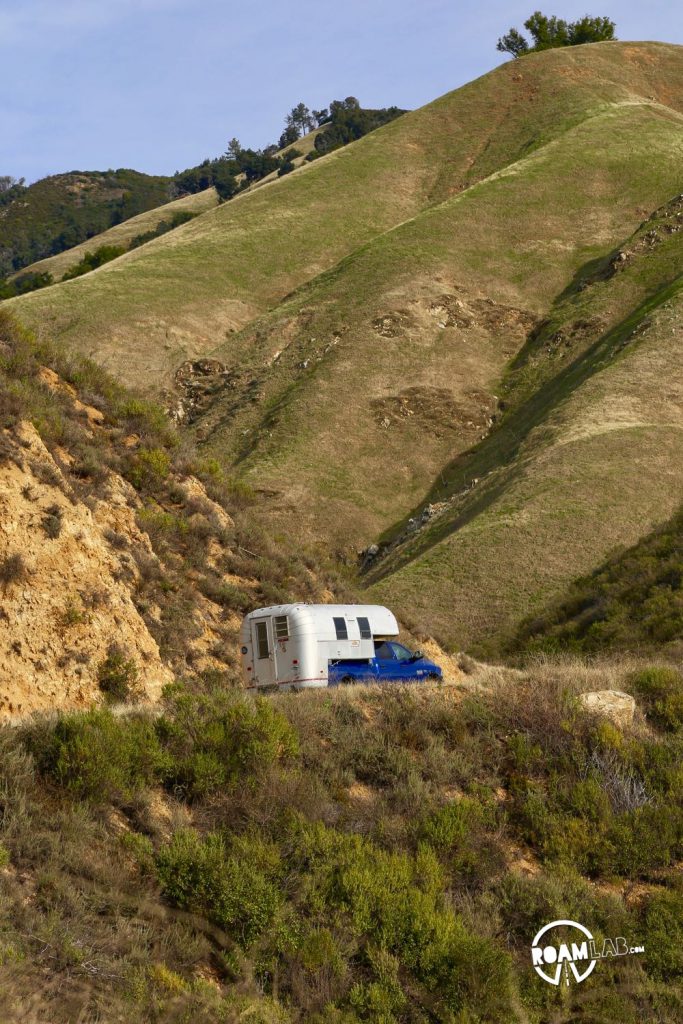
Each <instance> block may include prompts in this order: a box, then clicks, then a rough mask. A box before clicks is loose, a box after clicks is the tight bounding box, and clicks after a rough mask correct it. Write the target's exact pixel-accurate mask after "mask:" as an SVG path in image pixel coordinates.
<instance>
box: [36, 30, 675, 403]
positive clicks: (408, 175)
mask: <svg viewBox="0 0 683 1024" xmlns="http://www.w3.org/2000/svg"><path fill="white" fill-rule="evenodd" d="M680 76H681V70H680V58H679V53H678V50H677V48H676V47H667V46H664V45H661V46H657V45H653V46H651V47H649V48H648V47H645V48H643V49H641V50H639V49H638V47H636V46H630V47H629V46H623V47H622V46H620V44H605V45H604V46H598V47H585V48H581V47H578V48H576V49H575V50H574V51H573V52H572V53H571V54H568V53H567V54H565V53H560V52H559V51H553V52H552V53H548V54H541V55H532V56H531V57H530V58H528V59H527V60H525V61H524V67H523V68H520V67H519V66H518V65H516V64H515V65H514V66H513V65H507V64H506V65H504V66H502V67H500V68H498V69H497V70H496V71H494V72H492V73H491V74H490V75H487V76H484V78H482V79H479V80H478V81H477V82H474V83H472V84H471V85H469V86H466V87H465V88H463V89H459V90H457V91H456V92H454V93H451V94H449V95H447V96H445V97H442V98H441V99H440V100H437V101H436V102H435V103H433V104H430V105H429V106H427V107H425V108H422V109H421V110H420V111H415V112H413V113H409V114H406V115H404V116H403V117H401V118H398V119H397V120H396V121H394V122H392V123H391V124H389V125H387V126H385V127H383V128H381V129H378V130H377V131H376V132H373V133H372V134H370V135H368V136H366V137H365V138H364V139H361V140H360V141H359V142H357V143H354V144H353V145H351V146H348V147H346V148H345V149H343V150H341V151H337V152H335V153H333V154H330V155H329V156H327V157H325V158H323V159H322V160H317V161H315V163H314V164H311V165H310V166H306V167H304V168H300V169H299V170H297V171H295V172H294V173H293V174H290V175H287V176H286V178H282V179H279V180H278V181H277V182H274V183H272V184H269V185H268V186H264V187H262V188H259V189H258V190H256V191H255V192H253V193H251V194H248V195H242V196H239V197H238V198H237V199H236V200H235V201H233V202H231V203H229V204H225V205H224V206H223V207H221V208H220V209H218V210H216V211H215V212H214V213H212V214H211V215H210V216H207V217H205V218H203V219H202V222H201V223H200V224H193V225H189V226H187V227H185V228H183V229H182V231H180V232H176V233H174V236H173V238H172V239H166V241H163V240H159V241H158V242H155V243H153V244H152V245H151V246H148V247H147V248H146V250H145V252H144V254H143V253H134V254H131V255H130V256H127V257H126V258H125V260H123V261H119V262H118V263H117V265H116V267H109V268H106V269H104V270H101V271H98V272H97V274H95V275H88V278H87V280H86V279H83V280H82V281H79V282H77V283H75V284H69V285H68V286H65V287H64V288H63V289H62V288H59V289H56V290H55V289H52V290H51V291H50V293H49V295H48V294H47V293H46V294H44V295H38V294H36V295H34V296H33V297H32V298H28V297H27V298H26V299H22V300H21V302H20V304H19V308H20V310H21V314H22V316H24V317H25V318H27V320H29V322H30V323H33V324H35V323H37V322H46V323H49V324H50V329H51V330H52V331H53V332H54V333H55V334H56V335H57V336H58V337H60V338H64V339H65V340H67V341H69V343H70V344H74V345H76V346H80V347H82V348H83V349H85V350H87V351H88V352H92V353H93V354H94V355H95V356H96V358H98V359H100V360H101V361H103V362H105V363H106V364H107V365H108V366H111V367H112V368H113V369H114V370H116V371H117V372H120V373H122V374H126V373H127V374H128V378H127V379H128V380H130V381H133V380H134V381H136V382H137V383H145V382H147V383H148V385H149V386H150V387H152V386H158V383H159V381H160V380H165V381H168V380H169V378H170V375H171V373H172V371H173V369H174V368H175V367H176V366H177V365H178V363H179V362H181V361H182V358H183V357H186V356H193V355H198V354H201V353H206V352H207V351H209V350H210V349H213V348H215V347H216V346H217V345H218V344H219V343H221V342H222V341H223V340H224V339H225V338H226V335H227V334H229V332H232V331H234V330H235V329H236V328H240V327H243V326H244V325H245V324H246V323H247V322H248V321H250V320H252V319H253V318H254V317H255V316H256V315H258V314H260V313H262V312H264V311H265V310H266V309H268V308H270V307H273V306H274V305H276V304H277V303H278V302H280V301H281V300H282V299H283V298H284V297H285V296H286V295H287V293H289V292H291V291H292V289H294V288H296V287H298V286H300V285H301V284H303V283H304V282H305V281H307V280H310V279H311V278H313V277H315V276H316V275H317V274H319V273H320V272H321V271H323V270H326V269H329V268H330V267H332V266H334V264H335V263H336V262H337V261H339V260H340V259H341V258H342V257H344V256H346V255H347V254H349V253H351V252H353V250H355V249H356V248H357V247H358V246H360V245H363V244H365V243H367V242H369V241H371V240H372V239H373V238H374V237H376V236H377V235H378V234H381V233H382V232H385V231H387V230H388V229H390V228H392V227H395V226H396V225H397V224H399V223H400V222H402V221H404V220H406V219H408V218H411V217H414V216H415V215H416V214H418V213H419V212H421V211H422V210H424V209H426V208H427V207H429V206H433V205H435V204H438V203H440V202H442V201H444V200H445V199H446V198H447V197H448V196H453V195H456V194H460V193H461V192H463V190H466V189H467V188H468V187H469V186H470V185H472V184H473V183H475V182H477V181H480V180H482V179H483V178H485V177H486V176H487V175H490V174H491V173H493V172H496V171H498V170H500V169H502V168H504V167H506V166H508V165H511V164H513V163H514V162H515V161H518V160H519V159H520V158H522V157H524V156H526V155H528V154H529V153H530V152H532V151H533V150H535V149H539V148H541V147H544V146H546V145H547V144H548V143H550V142H551V140H552V139H554V138H559V137H561V136H562V135H563V134H564V131H565V129H567V128H571V127H572V126H573V125H576V124H578V123H580V122H582V121H583V120H584V119H586V118H589V119H590V118H591V117H592V116H593V115H596V114H597V115H601V114H608V113H609V111H611V110H612V109H613V108H612V104H615V103H616V104H623V103H628V104H630V103H632V101H633V99H634V97H641V98H642V101H643V102H644V103H645V104H646V110H647V111H648V112H650V113H651V116H652V119H653V121H654V120H655V119H657V118H659V120H661V121H662V122H667V119H670V118H673V117H674V114H673V113H672V110H671V107H667V106H666V104H667V103H673V104H675V103H676V102H678V100H676V99H675V98H674V99H673V100H672V99H671V96H674V97H676V96H678V95H680V91H679V89H678V81H679V79H680ZM649 97H654V99H649ZM662 104H664V106H662ZM618 109H619V110H621V108H618ZM625 109H630V107H629V108H625ZM638 109H640V108H634V110H635V111H636V112H637V110H638ZM672 192H673V188H669V187H668V186H667V194H671V193H672ZM664 198H665V195H662V196H661V200H662V201H663V199H664ZM654 205H656V203H655V202H651V203H649V205H648V209H651V208H652V207H653V206H654ZM631 216H632V217H633V220H632V221H631V224H632V226H635V223H636V222H637V221H636V216H637V215H636V214H635V212H634V211H632V212H631ZM596 227H597V225H596ZM621 233H622V234H623V233H624V227H623V225H622V230H621ZM617 237H619V236H617V235H615V236H614V240H616V238H617ZM575 266H576V264H574V267H575ZM199 267H201V273H200V272H199V271H198V268H199ZM415 269H416V270H417V269H418V268H417V266H416V267H415ZM230 340H231V347H230V358H231V362H232V363H234V364H236V363H239V362H240V361H241V360H242V359H243V358H244V349H243V347H242V344H241V339H240V338H239V337H238V338H235V339H233V338H232V337H231V338H230ZM141 351H143V352H144V356H145V358H140V357H138V356H137V353H138V352H141Z"/></svg>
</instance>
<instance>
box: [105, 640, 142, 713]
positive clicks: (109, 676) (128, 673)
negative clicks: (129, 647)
mask: <svg viewBox="0 0 683 1024" xmlns="http://www.w3.org/2000/svg"><path fill="white" fill-rule="evenodd" d="M97 682H98V684H99V687H100V690H101V691H102V693H104V694H106V696H107V698H108V699H109V700H111V701H126V700H130V699H131V698H132V697H134V696H135V695H136V692H137V686H138V667H137V665H136V664H135V661H134V660H133V659H132V658H128V657H127V655H126V652H125V651H124V650H123V649H122V648H121V647H119V646H118V645H117V644H112V645H111V646H110V648H109V650H108V652H107V657H106V658H105V659H104V660H103V661H101V662H100V664H99V666H98V669H97Z"/></svg>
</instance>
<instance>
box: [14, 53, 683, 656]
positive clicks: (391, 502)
mask: <svg viewBox="0 0 683 1024" xmlns="http://www.w3.org/2000/svg"><path fill="white" fill-rule="evenodd" d="M682 86H683V53H682V51H681V48H680V47H676V46H669V45H666V44H659V43H642V44H641V43H639V44H635V43H616V42H614V43H604V44H597V45H591V46H583V47H574V48H570V49H565V50H552V51H547V52H544V53H539V54H531V55H529V56H527V57H525V58H523V59H522V60H520V61H515V62H513V63H510V64H505V65H503V66H501V67H499V68H497V69H496V70H495V71H493V72H491V73H490V74H488V75H485V76H484V77H483V78H481V79H478V80H477V81H476V82H473V83H470V84H469V85H467V86H465V87H464V88H462V89H458V90H456V91H455V92H453V93H450V94H447V95H446V96H444V97H442V98H441V99H439V100H437V101H435V102H434V103H432V104H429V105H428V106H427V107H424V108H422V109H421V110H418V111H414V112H412V113H409V114H406V115H404V116H403V117H401V118H399V119H397V120H396V121H394V122H392V123H391V124H389V125H386V126H385V127H383V128H381V129H378V130H377V131H375V132H373V133H372V134H370V135H368V136H366V137H365V138H363V139H361V140H360V141H358V142H356V143H354V144H352V145H350V146H348V147H346V148H345V149H343V150H339V151H337V152H334V153H332V154H330V155H328V156H326V157H323V158H321V159H319V160H317V161H315V162H314V163H312V164H308V165H305V166H304V167H302V168H300V169H298V170H296V171H295V172H293V173H292V174H289V175H287V176H286V178H282V179H279V180H277V181H275V182H272V183H269V184H265V185H263V186H262V187H260V188H259V189H258V190H255V191H254V192H251V193H243V194H241V195H240V196H238V197H237V198H236V199H234V200H233V201H231V202H230V203H228V204H224V205H223V206H221V207H219V208H217V209H214V210H209V211H207V212H205V213H203V214H202V215H201V216H199V217H197V218H195V219H194V220H193V221H192V222H191V223H189V224H186V225H184V226H182V227H180V228H178V229H177V230H175V231H174V232H172V234H171V235H168V236H165V237H162V238H159V239H156V240H154V241H152V242H149V243H148V244H147V245H145V246H144V247H143V248H141V249H139V250H137V251H135V252H131V253H128V254H126V255H124V256H122V257H121V258H119V259H118V260H116V261H115V262H114V263H112V264H109V265H107V266H104V267H102V268H100V269H98V270H96V271H94V272H93V273H91V274H89V275H87V276H86V277H83V278H80V279H78V280H75V281H71V282H68V283H64V284H60V285H58V286H54V287H51V288H49V289H46V290H44V291H41V292H36V293H33V294H31V295H28V296H24V297H22V298H20V299H17V300H13V301H12V302H11V303H10V305H11V306H12V307H13V308H14V309H15V311H16V312H17V313H18V314H19V315H20V316H21V318H22V319H23V320H25V321H26V322H28V324H29V325H31V326H38V325H40V328H41V330H43V331H47V332H48V333H50V334H51V335H52V336H53V337H54V338H55V339H56V340H58V341H60V342H62V343H64V344H66V345H68V346H69V347H72V348H74V349H77V350H79V351H81V352H84V353H86V354H88V355H90V356H92V357H93V358H94V359H96V360H97V361H99V362H100V363H102V364H103V365H105V366H106V367H107V368H108V369H110V370H111V371H112V372H113V373H114V374H115V375H117V376H119V377H120V378H121V379H122V380H123V381H124V382H126V383H129V384H133V385H136V386H138V387H141V388H142V389H143V390H144V391H146V392H147V393H148V394H154V395H159V394H161V395H163V396H164V398H165V400H166V402H167V404H168V405H169V407H171V408H173V409H174V411H175V413H176V415H177V416H178V418H179V420H180V421H182V422H185V423H186V425H187V426H186V429H188V430H189V431H190V432H191V433H192V434H193V435H194V436H195V438H196V439H197V440H198V442H199V444H200V445H201V446H202V448H203V450H204V451H205V452H206V454H207V455H211V456H212V457H215V458H217V459H218V460H219V461H220V462H222V463H223V464H224V465H228V466H231V467H232V469H233V471H236V472H239V473H240V474H242V475H243V476H244V478H245V479H246V480H247V481H248V482H249V483H250V484H251V485H252V486H255V487H256V488H258V489H260V492H261V493H262V495H263V502H262V507H261V509H260V512H259V514H260V515H261V516H262V517H263V519H264V521H265V522H266V523H267V524H268V525H269V528H270V529H271V530H272V531H273V535H274V536H276V537H277V538H279V539H280V540H281V542H282V543H283V544H284V545H285V546H287V545H291V546H292V547H296V545H298V544H299V543H300V541H301V539H302V538H304V537H305V538H307V539H308V540H310V539H311V538H313V540H314V541H317V542H318V544H319V546H320V549H321V550H323V549H325V550H330V549H332V550H333V551H335V552H336V553H337V554H338V556H339V557H340V559H341V560H342V561H344V562H346V563H347V565H352V563H353V562H354V561H355V553H356V550H357V549H359V548H365V547H367V546H368V545H371V544H372V543H374V542H377V543H378V544H379V547H380V553H379V556H378V557H377V558H375V560H374V561H373V562H372V563H371V564H370V565H369V566H367V568H368V572H367V575H366V577H365V582H366V583H367V584H368V585H370V587H371V590H372V594H373V596H375V597H379V598H382V600H386V601H388V602H390V603H393V604H395V605H396V606H397V607H398V608H399V610H400V611H401V612H402V613H403V614H404V615H405V616H406V618H407V620H408V621H412V622H414V623H415V624H416V626H418V627H419V628H421V629H422V628H425V627H426V628H427V631H429V632H431V631H433V630H436V631H437V632H438V634H439V636H440V637H441V638H442V639H443V640H445V641H446V642H448V643H449V644H452V645H453V644H466V645H469V646H472V645H475V646H476V645H478V647H479V649H481V650H493V649H496V647H497V646H498V645H499V643H500V642H501V641H502V639H503V638H504V637H505V636H506V635H508V633H509V632H510V631H513V630H514V628H515V626H516V624H517V623H518V621H519V619H520V618H521V617H523V616H525V615H527V614H530V613H532V612H534V611H536V610H538V609H539V608H541V607H542V606H543V604H544V602H545V601H547V600H550V599H552V598H553V597H555V596H557V595H559V594H560V593H561V592H562V590H563V588H564V587H565V586H566V585H567V583H568V582H569V580H571V579H572V578H574V577H575V576H576V575H579V574H581V573H585V572H587V571H590V570H591V569H592V568H595V567H596V566H597V565H599V564H600V563H601V562H602V561H603V560H604V558H605V557H606V556H607V554H608V553H609V551H610V550H611V548H613V547H614V546H616V545H620V544H630V543H634V542H635V541H636V540H637V539H638V537H639V536H641V535H642V534H643V533H646V532H647V531H648V530H649V529H651V528H653V527H654V526H656V525H657V524H658V523H660V522H662V521H664V520H665V519H666V518H668V517H669V516H670V515H672V514H673V512H674V511H675V508H676V507H677V503H680V500H681V497H682V488H683V481H682V480H681V469H680V467H678V466H677V463H676V460H675V458H674V455H675V451H676V446H677V444H678V442H679V437H680V433H679V431H680V423H679V413H680V409H679V405H678V401H679V386H680V371H679V367H678V358H679V357H678V351H679V349H678V348H677V345H678V342H677V330H678V327H677V324H678V320H677V316H678V314H677V312H676V310H677V305H676V304H677V301H678V300H677V284H676V280H675V279H676V265H677V260H678V259H679V258H680V249H679V247H680V241H679V239H680V236H679V235H677V234H676V233H675V232H672V233H671V234H668V233H667V231H666V230H665V227H664V226H662V232H663V233H664V234H665V235H666V238H665V241H664V242H663V244H662V245H656V246H653V247H652V251H650V248H649V247H648V245H647V242H645V243H643V244H644V246H645V248H644V249H643V250H642V252H641V250H640V249H639V250H638V251H637V253H636V255H635V257H634V258H633V259H632V260H629V259H627V260H626V261H625V266H624V268H623V270H619V271H618V272H615V273H614V274H610V272H609V264H610V261H611V260H613V259H615V257H616V253H617V252H619V251H621V250H622V249H623V247H624V246H628V245H630V244H633V245H636V244H640V241H639V240H640V239H641V237H644V235H645V234H646V233H647V231H648V230H650V229H651V227H647V226H646V227H644V228H643V229H642V231H641V229H640V225H642V224H644V223H645V222H646V221H647V219H648V218H649V217H650V216H651V215H652V214H653V213H654V212H655V211H658V210H660V209H661V208H663V207H664V206H665V204H667V203H668V202H669V201H670V200H672V199H673V197H674V196H676V195H677V193H678V191H679V189H680V166H681V156H682V155H683V99H682V97H683V88H682ZM662 216H663V217H664V214H662ZM672 216H673V217H674V220H673V221H671V223H672V224H676V223H677V221H676V220H675V216H676V212H675V211H674V213H673V214H672ZM665 220H666V217H665ZM667 223H669V221H667ZM639 231H640V234H639ZM634 233H635V234H634ZM599 267H602V268H603V271H604V272H603V273H602V277H601V278H599V279H596V280H595V281H593V280H592V278H591V274H592V273H593V271H594V270H596V268H599ZM605 268H607V269H605ZM584 285H585V287H584ZM577 325H583V326H577ZM631 327H633V328H634V329H636V331H637V335H636V336H637V341H636V342H635V343H634V344H631V345H628V346H625V347H620V346H622V341H623V335H624V332H626V333H628V331H629V330H630V329H631ZM561 334H564V336H568V337H569V338H570V341H569V343H568V344H567V345H565V344H564V342H562V343H560V342H559V341H558V335H561ZM548 347H549V348H550V350H551V351H552V352H553V353H555V356H556V357H555V356H554V357H553V358H548V359H546V358H545V355H544V354H545V352H546V349H547V348H548ZM207 357H208V359H209V361H208V362H207V361H205V362H203V363H198V362H197V361H198V360H202V359H206V358H207ZM193 363H194V364H196V365H193ZM653 367H654V369H653ZM662 375H664V377H665V379H666V380H667V382H668V385H669V390H668V391H667V401H666V402H661V401H659V398H660V394H659V391H658V385H659V381H660V380H661V377H662ZM501 401H502V403H504V405H505V408H503V407H502V405H501ZM606 409H607V410H609V414H606V412H605V410H606ZM612 412H613V415H612ZM568 439H572V440H571V443H570V441H569V440H568ZM475 481H476V482H475ZM428 506H429V507H428ZM617 507H618V508H619V510H620V512H619V514H618V515H615V514H614V509H615V508H617ZM411 519H412V520H416V521H417V522H418V526H417V527H416V524H415V522H413V523H410V522H409V520H411Z"/></svg>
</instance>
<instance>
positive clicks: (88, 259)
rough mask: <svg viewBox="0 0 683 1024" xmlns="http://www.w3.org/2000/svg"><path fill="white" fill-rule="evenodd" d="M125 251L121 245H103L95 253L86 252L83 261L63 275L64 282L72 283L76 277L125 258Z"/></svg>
mask: <svg viewBox="0 0 683 1024" xmlns="http://www.w3.org/2000/svg"><path fill="white" fill-rule="evenodd" d="M125 251H126V250H125V248H124V247H123V246H121V245H101V246H100V247H99V249H95V251H94V252H86V254H85V256H84V257H83V259H82V260H80V261H79V262H78V263H76V264H75V265H74V266H73V267H71V268H70V269H69V270H67V272H66V273H65V274H63V275H62V281H71V280H72V278H74V277H81V276H82V275H83V274H89V273H90V271H91V270H96V269H97V267H101V266H103V264H105V263H109V262H110V261H111V260H115V259H116V258H117V257H118V256H123V254H124V252H125Z"/></svg>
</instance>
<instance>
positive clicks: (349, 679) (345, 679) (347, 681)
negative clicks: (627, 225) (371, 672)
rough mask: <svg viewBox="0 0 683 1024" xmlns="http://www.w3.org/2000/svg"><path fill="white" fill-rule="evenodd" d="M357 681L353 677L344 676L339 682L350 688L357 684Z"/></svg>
mask: <svg viewBox="0 0 683 1024" xmlns="http://www.w3.org/2000/svg"><path fill="white" fill-rule="evenodd" d="M355 681H356V680H355V679H354V678H353V676H342V678H341V679H340V680H339V682H340V683H341V685H342V686H350V685H351V683H355Z"/></svg>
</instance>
